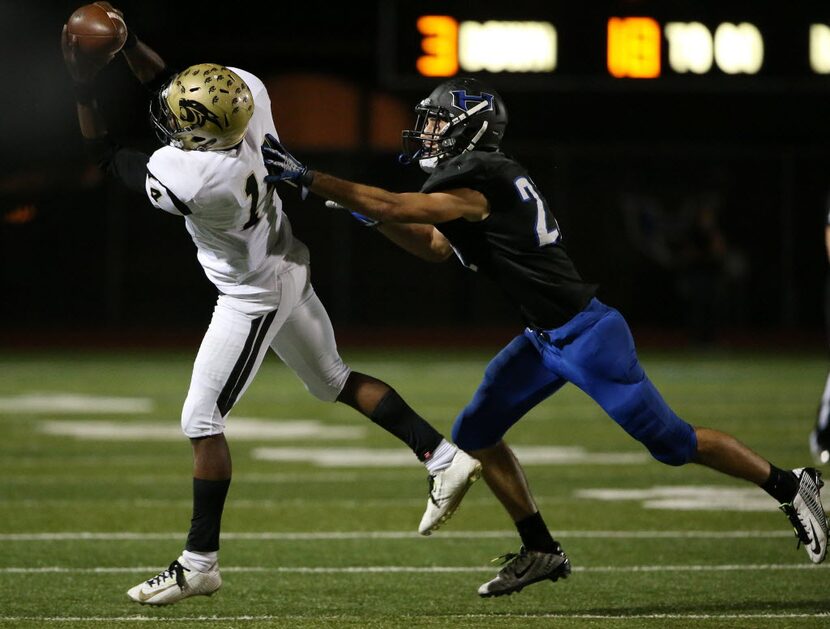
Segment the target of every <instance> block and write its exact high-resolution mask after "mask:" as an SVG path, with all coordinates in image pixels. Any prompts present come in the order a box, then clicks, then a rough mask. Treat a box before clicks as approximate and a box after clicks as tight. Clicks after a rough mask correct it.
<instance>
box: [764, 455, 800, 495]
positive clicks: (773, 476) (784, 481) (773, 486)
mask: <svg viewBox="0 0 830 629" xmlns="http://www.w3.org/2000/svg"><path fill="white" fill-rule="evenodd" d="M769 468H770V470H769V478H768V479H767V481H766V482H765V483H764V484H763V485H761V489H763V490H764V491H765V492H767V493H768V494H769V495H770V496H772V497H773V498H775V499H776V500H777V501H778V502H779V503H781V504H784V503H789V502H792V501H793V498H795V495H796V493H798V479H797V478H796V476H795V474H793V473H792V472H791V471H789V470H782V469H779V468H777V467H775V466H774V465H773V464H771V463H770V466H769Z"/></svg>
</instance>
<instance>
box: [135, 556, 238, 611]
mask: <svg viewBox="0 0 830 629" xmlns="http://www.w3.org/2000/svg"><path fill="white" fill-rule="evenodd" d="M182 561H184V560H182ZM186 564H187V562H186V561H184V563H179V560H176V561H174V562H173V563H171V564H170V567H169V568H167V570H162V571H161V572H159V573H158V574H157V575H156V576H154V577H153V578H152V579H149V580H148V581H142V582H141V583H139V584H138V585H136V586H135V587H133V588H130V589H129V590H128V591H127V596H129V597H130V598H131V599H132V600H134V601H135V602H136V603H141V604H142V605H172V604H173V603H178V602H179V601H180V600H182V599H183V598H189V597H191V596H211V595H212V594H213V593H214V592H216V590H218V589H219V588H220V587H221V586H222V576H221V575H220V574H219V565H218V564H214V565H213V567H212V568H211V569H210V570H208V571H207V572H199V571H197V570H195V569H193V568H192V567H190V566H189V565H186Z"/></svg>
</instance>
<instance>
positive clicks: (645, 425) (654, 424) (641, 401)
mask: <svg viewBox="0 0 830 629" xmlns="http://www.w3.org/2000/svg"><path fill="white" fill-rule="evenodd" d="M566 382H572V383H573V384H575V385H576V386H578V387H579V388H580V389H582V390H583V391H584V392H585V393H587V394H588V395H589V396H591V397H592V398H593V399H594V400H595V401H596V402H597V403H598V404H599V405H600V406H601V407H602V408H603V410H605V412H606V413H608V415H610V416H611V418H612V419H614V421H615V422H617V423H618V424H619V425H620V426H621V427H622V428H623V430H625V431H626V432H627V433H628V434H629V435H631V436H632V437H634V438H635V439H636V440H637V441H639V442H641V443H642V444H643V445H644V446H645V447H646V448H647V449H648V451H649V452H650V453H651V455H652V456H653V457H654V458H655V459H657V460H658V461H661V462H663V463H666V464H668V465H683V464H684V463H688V462H689V461H691V460H692V458H693V457H694V454H695V452H696V450H697V437H696V436H695V431H694V428H692V426H690V425H689V424H687V423H686V422H685V421H683V420H682V419H680V417H678V416H677V415H676V414H675V413H674V411H672V410H671V408H669V406H668V404H666V402H665V400H663V397H662V396H661V395H660V393H659V392H658V391H657V389H656V388H655V387H654V385H653V384H652V383H651V381H650V380H649V379H648V377H647V376H646V374H645V372H644V371H643V368H642V367H641V366H640V362H639V360H638V359H637V352H636V350H635V349H634V339H633V338H632V337H631V331H630V330H629V328H628V324H627V323H626V321H625V319H624V318H623V316H622V315H621V314H620V313H619V312H618V311H617V310H615V309H614V308H610V307H609V306H606V305H605V304H603V303H602V302H600V301H599V300H597V299H593V300H592V301H591V303H590V304H589V305H588V306H587V307H586V308H585V310H583V311H582V312H580V313H579V314H578V315H576V316H575V317H574V318H573V319H571V320H570V321H569V322H568V323H566V324H565V325H563V326H561V327H559V328H554V329H552V330H531V329H529V328H528V329H526V330H525V331H524V333H523V334H520V335H519V336H517V337H516V338H514V339H513V340H512V341H511V342H510V343H509V344H508V345H507V346H506V347H505V348H504V349H503V350H502V351H501V352H499V353H498V355H496V357H495V358H494V359H493V360H492V361H491V362H490V364H489V365H488V366H487V369H486V371H485V372H484V379H483V381H482V382H481V384H480V385H479V387H478V390H477V391H476V393H475V395H474V396H473V399H472V401H471V402H470V403H469V404H468V405H467V406H466V408H464V410H463V411H461V414H460V415H459V416H458V417H457V418H456V420H455V424H454V425H453V431H452V436H453V440H454V441H455V443H456V444H457V445H458V446H459V447H460V448H462V449H463V450H468V451H470V450H479V449H482V448H487V447H489V446H492V445H495V444H496V443H497V442H498V441H499V440H501V438H502V437H503V436H504V434H505V433H506V432H507V431H508V429H509V428H510V427H511V426H512V425H513V424H515V423H516V422H517V421H519V419H521V418H522V417H523V416H524V414H525V413H527V412H528V411H529V410H530V409H532V408H533V407H534V406H536V405H537V404H539V403H540V402H541V401H542V400H544V399H546V398H548V397H550V396H551V395H553V394H554V393H556V391H558V390H559V389H560V388H561V387H562V386H563V385H564V384H565V383H566Z"/></svg>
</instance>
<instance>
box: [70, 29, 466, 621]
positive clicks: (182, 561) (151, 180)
mask: <svg viewBox="0 0 830 629" xmlns="http://www.w3.org/2000/svg"><path fill="white" fill-rule="evenodd" d="M62 47H63V53H64V58H65V61H66V67H67V69H68V71H69V74H70V76H71V77H72V79H73V82H74V84H75V91H76V94H77V108H78V120H79V123H80V127H81V133H82V135H83V137H84V140H85V141H86V143H87V146H88V149H89V152H90V153H91V155H92V156H93V158H94V159H95V160H96V161H97V162H98V163H99V165H100V166H101V168H103V169H104V170H105V171H107V172H108V173H110V174H112V175H114V176H116V177H118V178H119V179H121V180H122V181H123V182H124V183H125V184H126V185H127V187H129V188H131V189H133V190H136V191H139V192H141V193H146V195H147V196H148V198H149V200H150V203H151V204H152V205H154V206H155V207H157V208H159V209H162V210H165V211H167V212H169V213H171V214H174V215H176V216H179V217H182V218H183V220H184V223H185V227H186V228H187V230H188V232H189V233H190V235H191V237H192V239H193V242H194V243H195V245H196V249H197V257H198V259H199V262H200V263H201V265H202V267H203V268H204V271H205V273H206V275H207V276H208V278H209V279H210V280H211V282H213V283H214V284H215V285H216V287H217V289H218V291H219V297H218V299H217V302H216V307H215V309H214V312H213V318H212V320H211V323H210V326H209V328H208V330H207V333H206V334H205V337H204V339H203V341H202V344H201V347H200V348H199V352H198V355H197V357H196V360H195V363H194V366H193V373H192V378H191V382H190V388H189V390H188V393H187V398H186V400H185V403H184V408H183V410H182V429H183V431H184V433H185V435H187V436H188V437H189V438H190V440H191V444H192V447H193V461H194V463H193V518H192V521H191V526H190V531H189V533H188V536H187V544H186V547H185V550H184V551H183V552H182V554H181V556H179V558H178V559H176V560H175V561H173V562H172V563H171V564H170V566H169V568H167V569H166V570H163V571H162V572H161V573H159V574H158V575H157V576H155V577H153V578H151V579H149V580H148V581H145V582H142V583H139V584H138V585H136V586H135V587H133V588H132V589H130V591H129V592H128V595H129V597H130V598H131V599H133V600H135V601H137V602H139V603H145V604H151V605H164V604H170V603H175V602H177V601H179V600H181V599H183V598H186V597H189V596H194V595H199V594H205V595H210V594H212V593H213V592H215V591H216V590H217V589H218V588H219V587H220V585H221V577H220V574H219V568H218V550H219V529H220V522H221V516H222V511H223V508H224V503H225V497H226V495H227V492H228V487H229V484H230V479H231V457H230V451H229V449H228V444H227V442H226V440H225V436H224V427H225V421H226V419H227V417H228V414H229V413H230V411H231V409H232V408H233V407H234V405H235V404H236V402H237V401H238V400H239V399H240V398H241V397H242V395H243V394H244V393H245V390H246V389H247V388H248V385H249V384H250V383H251V381H252V379H253V378H254V376H255V375H256V373H257V371H258V369H259V367H260V364H261V363H262V360H263V358H264V356H265V354H266V352H267V350H268V349H269V348H270V349H271V350H273V351H274V352H275V353H276V354H277V355H278V356H279V357H280V358H281V359H282V360H283V362H285V363H286V364H287V365H288V366H289V367H290V368H291V369H292V370H293V371H294V373H296V374H297V376H298V377H299V378H300V379H301V380H302V381H303V383H304V384H305V386H306V388H307V389H308V390H309V391H310V392H311V393H312V394H313V395H314V396H316V397H318V398H319V399H321V400H324V401H328V402H334V401H337V402H342V403H343V404H347V405H348V406H351V407H352V408H354V409H356V410H357V411H359V412H360V413H362V414H363V415H365V416H366V417H368V418H369V419H371V420H372V421H373V422H375V423H376V424H378V425H379V426H381V427H382V428H384V429H385V430H387V431H388V432H390V433H391V434H393V435H394V436H396V437H397V438H398V439H400V440H401V441H403V442H404V443H406V444H407V445H408V446H409V447H410V448H411V449H412V451H413V452H414V453H415V454H416V456H417V457H418V459H419V460H421V461H422V462H423V463H424V465H425V466H426V467H427V470H428V472H429V480H430V495H429V500H428V503H427V512H426V514H425V515H424V520H423V521H422V522H421V525H420V527H421V529H422V530H431V529H433V528H435V527H436V526H437V525H439V524H440V523H441V522H442V521H444V520H446V519H447V518H448V517H449V516H450V515H451V514H452V512H453V511H454V509H455V508H456V507H457V505H458V504H459V503H460V501H461V497H462V496H463V495H464V493H465V492H466V490H467V488H468V486H469V485H470V484H471V483H472V482H473V481H474V480H476V479H477V478H478V476H479V474H480V469H481V466H480V464H479V463H478V461H475V460H474V459H472V458H470V457H469V456H468V455H467V454H465V453H464V452H462V451H460V450H458V449H457V448H456V447H455V446H454V445H452V444H451V443H449V442H448V441H446V440H445V439H444V438H443V437H442V436H441V434H439V433H438V432H437V431H436V430H435V429H434V428H433V427H432V426H430V425H429V424H428V423H427V422H426V421H425V420H424V419H423V418H421V417H420V416H419V415H418V414H417V413H415V412H414V411H413V410H412V409H411V408H410V407H409V406H408V405H407V404H406V402H404V400H403V399H401V397H400V396H399V395H398V393H397V392H395V390H394V389H392V388H391V387H390V386H389V385H387V384H386V383H384V382H381V381H380V380H377V379H375V378H373V377H371V376H367V375H364V374H361V373H358V372H356V371H352V370H351V369H350V368H349V367H348V366H347V365H346V364H344V362H343V360H342V359H341V358H340V355H339V354H338V352H337V346H336V343H335V338H334V332H333V330H332V326H331V322H330V320H329V317H328V314H327V313H326V311H325V309H324V307H323V305H322V303H321V302H320V300H319V299H318V297H317V295H316V294H315V292H314V289H313V288H312V286H311V283H310V281H309V266H308V264H309V256H308V250H307V249H306V247H305V245H303V244H302V243H301V242H300V241H299V240H297V239H296V238H294V236H293V235H292V232H291V225H290V223H289V221H288V218H287V217H286V216H285V215H284V214H283V212H282V203H281V201H280V198H279V196H277V194H276V193H275V191H274V188H273V186H266V185H264V184H263V183H262V180H263V178H264V177H265V175H266V174H267V172H266V170H265V166H264V165H263V163H262V156H261V154H260V147H261V145H262V143H263V141H264V140H265V137H266V134H271V135H273V136H276V130H275V128H274V123H273V120H272V118H271V103H270V100H269V97H268V93H267V92H266V90H265V86H264V85H263V83H262V82H261V81H260V80H259V79H258V78H257V77H255V76H254V75H252V74H250V73H248V72H245V71H244V70H239V69H232V68H227V67H224V66H221V65H215V64H199V65H194V66H191V67H189V68H187V69H185V70H183V71H181V72H178V73H173V72H170V71H169V70H168V69H167V68H166V67H165V64H164V62H163V60H162V59H161V57H159V55H158V54H156V53H155V52H154V51H153V50H151V49H150V48H149V47H148V46H147V45H146V44H144V43H142V42H141V41H139V40H138V39H137V38H136V37H135V35H132V34H131V35H130V36H129V39H128V42H127V44H126V46H125V49H124V51H123V53H124V56H125V57H126V59H127V62H128V64H129V66H130V68H131V70H132V71H133V73H134V74H135V75H136V77H138V78H139V80H141V82H142V83H143V84H145V85H147V86H148V87H150V89H151V90H155V91H154V94H153V96H152V107H151V112H152V113H151V116H152V121H153V123H154V125H155V127H156V131H157V132H158V134H159V136H160V139H161V140H162V142H163V145H164V146H162V147H161V148H160V149H158V150H157V151H156V152H155V153H153V154H152V155H150V156H148V155H146V154H143V153H141V152H139V151H135V150H130V149H125V148H122V147H119V146H118V145H117V144H115V143H113V142H112V140H111V139H110V138H109V136H108V134H107V126H106V123H105V121H104V118H103V116H102V114H101V112H100V111H99V108H98V105H97V103H96V100H95V92H94V88H93V81H94V78H95V76H96V74H97V72H98V71H99V70H100V69H101V67H102V66H103V65H105V64H106V63H107V62H108V61H109V59H103V60H100V61H99V62H97V63H93V62H90V61H89V60H88V59H84V58H83V57H82V56H81V55H80V54H79V53H78V47H77V45H76V42H75V41H74V40H73V37H72V36H71V35H69V34H68V33H67V31H66V28H65V27H64V32H63V36H62Z"/></svg>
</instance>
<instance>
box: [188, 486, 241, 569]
mask: <svg viewBox="0 0 830 629" xmlns="http://www.w3.org/2000/svg"><path fill="white" fill-rule="evenodd" d="M230 484H231V479H230V478H229V479H227V480H204V479H201V478H194V479H193V518H192V519H191V520H190V532H189V533H188V534H187V544H186V545H185V549H186V550H190V551H193V552H203V553H209V552H213V551H215V550H219V527H220V525H221V523H222V511H223V510H224V508H225V497H226V496H227V495H228V487H230Z"/></svg>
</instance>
